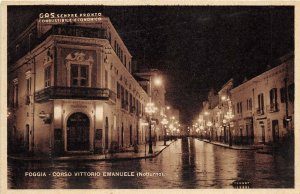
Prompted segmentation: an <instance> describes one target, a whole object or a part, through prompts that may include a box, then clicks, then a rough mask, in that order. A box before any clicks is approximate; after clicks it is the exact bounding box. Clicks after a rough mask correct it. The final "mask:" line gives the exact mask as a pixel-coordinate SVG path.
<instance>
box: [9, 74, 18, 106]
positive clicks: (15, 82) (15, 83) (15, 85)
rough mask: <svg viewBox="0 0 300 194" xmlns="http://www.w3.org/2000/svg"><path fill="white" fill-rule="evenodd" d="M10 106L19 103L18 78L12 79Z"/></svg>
mask: <svg viewBox="0 0 300 194" xmlns="http://www.w3.org/2000/svg"><path fill="white" fill-rule="evenodd" d="M12 92H13V93H12V97H13V98H12V101H11V102H12V107H13V108H17V107H18V105H19V83H18V79H14V80H13V90H12Z"/></svg>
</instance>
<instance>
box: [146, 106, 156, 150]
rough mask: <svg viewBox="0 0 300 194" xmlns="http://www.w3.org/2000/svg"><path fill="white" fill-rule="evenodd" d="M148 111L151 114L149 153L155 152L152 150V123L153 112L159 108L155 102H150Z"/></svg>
mask: <svg viewBox="0 0 300 194" xmlns="http://www.w3.org/2000/svg"><path fill="white" fill-rule="evenodd" d="M145 110H146V113H147V114H148V115H149V154H153V150H152V138H151V125H152V114H153V113H155V112H156V110H157V108H156V107H155V106H154V103H152V102H149V103H147V105H146V108H145Z"/></svg>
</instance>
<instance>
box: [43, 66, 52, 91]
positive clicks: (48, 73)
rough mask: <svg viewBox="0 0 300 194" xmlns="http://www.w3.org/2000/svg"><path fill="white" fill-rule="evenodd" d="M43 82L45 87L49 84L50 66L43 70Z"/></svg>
mask: <svg viewBox="0 0 300 194" xmlns="http://www.w3.org/2000/svg"><path fill="white" fill-rule="evenodd" d="M44 83H45V88H47V87H50V86H51V66H48V67H46V68H45V70H44Z"/></svg>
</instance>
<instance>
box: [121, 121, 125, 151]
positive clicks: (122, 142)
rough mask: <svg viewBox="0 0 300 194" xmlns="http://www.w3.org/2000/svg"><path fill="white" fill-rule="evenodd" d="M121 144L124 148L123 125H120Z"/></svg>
mask: <svg viewBox="0 0 300 194" xmlns="http://www.w3.org/2000/svg"><path fill="white" fill-rule="evenodd" d="M121 144H122V147H124V126H123V123H122V128H121Z"/></svg>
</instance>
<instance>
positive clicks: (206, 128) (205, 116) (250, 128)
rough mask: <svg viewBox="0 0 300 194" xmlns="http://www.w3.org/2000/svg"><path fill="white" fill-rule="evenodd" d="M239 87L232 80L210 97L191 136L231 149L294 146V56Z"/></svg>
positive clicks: (191, 129)
mask: <svg viewBox="0 0 300 194" xmlns="http://www.w3.org/2000/svg"><path fill="white" fill-rule="evenodd" d="M277 63H278V64H277V66H276V67H274V68H272V69H269V70H267V71H266V72H264V73H262V74H260V75H257V76H256V77H254V78H252V79H250V80H247V79H245V80H244V81H243V83H240V84H239V85H237V84H235V83H234V80H233V79H230V80H229V81H228V82H227V83H225V84H224V85H223V86H222V88H221V89H220V90H219V91H217V92H215V91H214V90H211V91H210V92H209V93H208V97H207V101H204V102H203V108H202V110H201V112H200V113H199V115H198V117H197V118H196V119H195V120H194V123H193V126H192V127H191V128H190V134H192V135H194V136H200V137H202V138H205V139H208V140H209V141H218V142H222V143H226V144H229V145H233V144H234V145H272V146H275V147H276V146H279V145H282V144H290V145H292V144H293V138H294V119H295V117H294V90H295V89H294V87H295V85H294V56H293V54H292V53H288V54H287V55H285V56H283V57H282V58H280V59H279V60H278V61H277Z"/></svg>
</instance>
